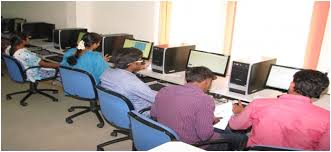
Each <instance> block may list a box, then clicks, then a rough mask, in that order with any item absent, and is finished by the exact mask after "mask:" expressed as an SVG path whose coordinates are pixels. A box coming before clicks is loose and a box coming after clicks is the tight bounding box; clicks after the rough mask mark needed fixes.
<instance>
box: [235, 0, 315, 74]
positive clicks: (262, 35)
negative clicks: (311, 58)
mask: <svg viewBox="0 0 331 152" xmlns="http://www.w3.org/2000/svg"><path fill="white" fill-rule="evenodd" d="M312 11H313V1H302V0H288V1H281V0H279V1H276V0H272V1H269V0H267V1H266V0H247V1H246V0H242V1H238V2H237V12H236V19H235V27H234V37H233V43H232V44H233V46H232V53H231V55H232V57H233V58H248V57H249V58H254V57H259V56H268V57H275V58H277V64H281V65H286V66H294V67H299V68H301V67H302V66H303V63H304V55H305V51H306V47H307V40H308V35H309V30H310V21H311V16H312Z"/></svg>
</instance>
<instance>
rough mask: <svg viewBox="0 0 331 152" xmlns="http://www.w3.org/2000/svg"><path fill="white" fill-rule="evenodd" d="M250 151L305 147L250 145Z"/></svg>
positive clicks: (291, 149)
mask: <svg viewBox="0 0 331 152" xmlns="http://www.w3.org/2000/svg"><path fill="white" fill-rule="evenodd" d="M247 150H249V151H303V149H296V148H289V147H278V146H267V145H255V146H253V147H248V148H247Z"/></svg>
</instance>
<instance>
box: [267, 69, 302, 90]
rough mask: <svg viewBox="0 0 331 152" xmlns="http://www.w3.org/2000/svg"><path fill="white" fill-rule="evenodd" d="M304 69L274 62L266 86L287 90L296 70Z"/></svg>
mask: <svg viewBox="0 0 331 152" xmlns="http://www.w3.org/2000/svg"><path fill="white" fill-rule="evenodd" d="M300 70H302V69H299V68H294V67H287V66H281V65H275V64H272V65H271V67H270V70H269V74H268V78H267V81H266V85H265V86H266V88H270V89H275V90H279V91H282V92H287V90H288V88H289V87H290V84H291V82H292V80H293V76H294V74H295V73H296V72H298V71H300Z"/></svg>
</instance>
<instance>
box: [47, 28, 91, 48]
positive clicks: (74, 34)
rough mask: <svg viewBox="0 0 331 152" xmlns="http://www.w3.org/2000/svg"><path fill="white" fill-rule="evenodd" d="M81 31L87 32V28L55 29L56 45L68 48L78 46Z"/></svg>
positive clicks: (56, 46) (54, 38)
mask: <svg viewBox="0 0 331 152" xmlns="http://www.w3.org/2000/svg"><path fill="white" fill-rule="evenodd" d="M80 32H87V29H86V28H63V29H55V30H54V31H53V40H54V47H55V48H56V49H60V50H66V49H68V48H73V47H76V46H77V39H78V35H79V33H80Z"/></svg>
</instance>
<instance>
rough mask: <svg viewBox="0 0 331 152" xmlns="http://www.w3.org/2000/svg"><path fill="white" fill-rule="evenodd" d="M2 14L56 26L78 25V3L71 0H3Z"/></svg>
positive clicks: (6, 16)
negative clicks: (61, 0)
mask: <svg viewBox="0 0 331 152" xmlns="http://www.w3.org/2000/svg"><path fill="white" fill-rule="evenodd" d="M1 16H3V17H4V18H11V17H19V18H25V19H27V21H28V22H40V21H43V22H48V23H54V24H56V28H66V27H76V4H75V2H69V1H67V2H60V1H57V2H55V1H52V2H49V1H48V2H46V1H44V2H43V1H33V2H32V1H20V2H18V1H2V2H1Z"/></svg>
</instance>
